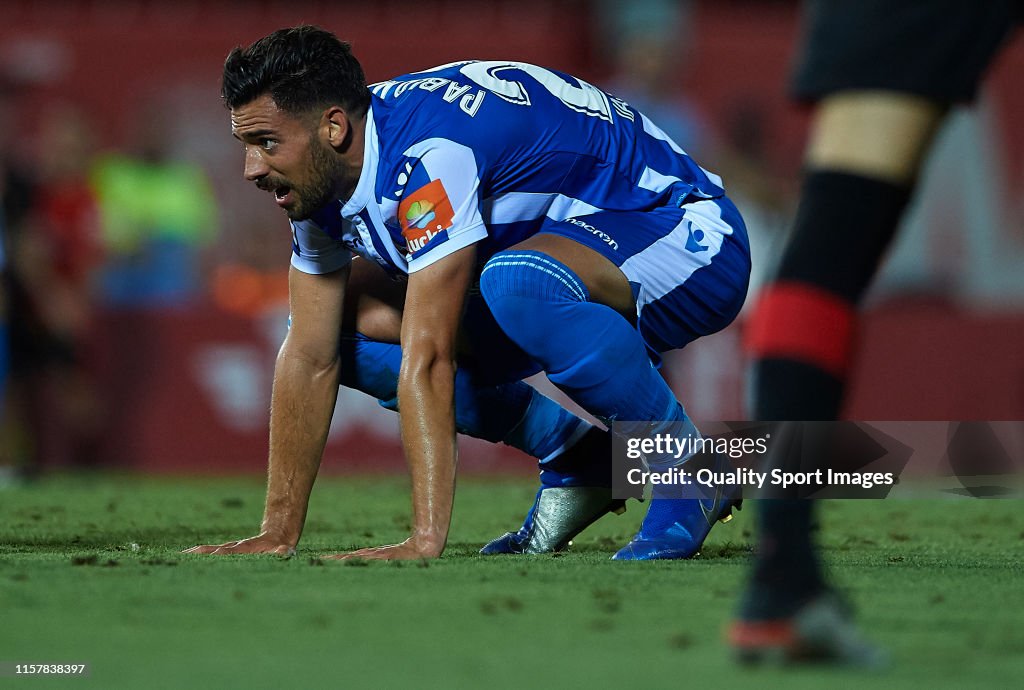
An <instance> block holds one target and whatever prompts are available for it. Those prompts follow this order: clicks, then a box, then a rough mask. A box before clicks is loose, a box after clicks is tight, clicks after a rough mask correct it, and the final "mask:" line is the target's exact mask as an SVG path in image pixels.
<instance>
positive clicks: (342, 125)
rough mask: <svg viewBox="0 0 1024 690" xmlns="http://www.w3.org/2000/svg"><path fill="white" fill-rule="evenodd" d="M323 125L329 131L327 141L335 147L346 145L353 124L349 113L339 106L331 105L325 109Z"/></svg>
mask: <svg viewBox="0 0 1024 690" xmlns="http://www.w3.org/2000/svg"><path fill="white" fill-rule="evenodd" d="M322 126H323V128H324V129H325V130H326V133H327V143H328V144H330V145H331V146H332V147H334V148H335V149H341V148H343V147H344V146H345V140H346V139H348V134H349V130H350V129H351V128H352V125H351V124H350V123H349V121H348V114H347V113H346V112H345V111H344V110H342V109H341V108H339V107H337V106H331V107H330V108H328V109H327V110H325V111H324V114H323V120H322Z"/></svg>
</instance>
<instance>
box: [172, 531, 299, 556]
mask: <svg viewBox="0 0 1024 690" xmlns="http://www.w3.org/2000/svg"><path fill="white" fill-rule="evenodd" d="M182 553H207V554H214V555H217V556H222V555H227V554H244V553H272V554H277V555H278V556H294V555H295V545H294V544H288V543H285V542H284V540H282V539H279V538H276V537H272V536H270V535H268V534H267V533H266V532H264V533H261V534H257V535H256V536H255V537H249V538H248V539H240V540H238V541H229V542H227V543H226V544H201V545H199V546H193V547H192V548H191V549H185V550H184V551H183V552H182Z"/></svg>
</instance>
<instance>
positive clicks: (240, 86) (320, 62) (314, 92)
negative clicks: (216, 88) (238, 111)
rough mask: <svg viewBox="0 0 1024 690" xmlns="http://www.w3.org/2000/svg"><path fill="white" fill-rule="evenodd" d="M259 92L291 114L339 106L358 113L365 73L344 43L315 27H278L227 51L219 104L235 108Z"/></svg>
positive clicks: (365, 96) (366, 100)
mask: <svg viewBox="0 0 1024 690" xmlns="http://www.w3.org/2000/svg"><path fill="white" fill-rule="evenodd" d="M265 93H269V94H270V96H271V98H273V99H274V103H275V104H276V105H277V107H278V108H280V109H281V110H284V111H285V112H288V113H293V114H302V113H307V112H309V111H310V110H312V109H314V108H318V107H324V106H328V105H341V106H342V107H344V108H345V109H346V110H348V111H349V112H350V113H351V114H352V115H354V116H356V117H361V116H362V115H363V114H365V113H366V111H367V109H368V108H369V107H370V92H369V90H368V89H367V88H366V77H365V76H364V75H363V68H362V66H361V65H360V64H359V61H358V60H356V58H355V56H354V55H352V50H351V49H350V47H349V44H348V43H344V42H342V41H339V40H338V37H337V36H335V35H334V34H332V33H331V32H330V31H326V30H324V29H321V28H320V27H317V26H296V27H294V28H291V29H278V30H277V31H275V32H274V33H272V34H270V35H269V36H265V37H263V38H261V39H260V40H258V41H256V42H255V43H253V44H252V45H250V46H249V47H248V48H242V47H241V46H238V47H236V48H235V49H234V50H232V51H231V52H230V53H229V54H228V57H227V59H226V60H225V61H224V77H223V81H222V83H221V97H222V98H223V99H224V104H225V105H226V106H227V107H228V108H237V107H238V106H241V105H245V104H246V103H249V102H251V101H253V100H255V99H256V98H259V97H260V96H261V95H263V94H265Z"/></svg>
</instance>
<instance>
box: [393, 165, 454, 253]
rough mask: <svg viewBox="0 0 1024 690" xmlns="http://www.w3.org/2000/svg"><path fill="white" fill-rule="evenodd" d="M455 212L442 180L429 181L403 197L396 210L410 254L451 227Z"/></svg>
mask: <svg viewBox="0 0 1024 690" xmlns="http://www.w3.org/2000/svg"><path fill="white" fill-rule="evenodd" d="M454 217H455V211H454V210H453V209H452V202H451V201H449V200H448V193H447V192H446V191H445V189H444V185H443V184H441V180H432V181H431V182H430V183H429V184H426V185H424V186H422V187H420V188H419V189H417V190H416V191H415V192H413V193H412V194H409V195H407V196H406V197H405V199H404V200H403V201H402V203H401V204H400V205H399V207H398V221H399V223H401V225H402V237H404V238H405V246H406V247H407V248H408V250H409V253H410V254H415V253H416V252H418V251H419V250H421V249H423V247H425V246H426V245H427V242H429V241H430V240H432V239H433V238H434V236H435V235H437V233H439V232H441V231H442V230H447V229H448V228H450V227H451V226H452V219H453V218H454Z"/></svg>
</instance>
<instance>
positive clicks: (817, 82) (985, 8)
mask: <svg viewBox="0 0 1024 690" xmlns="http://www.w3.org/2000/svg"><path fill="white" fill-rule="evenodd" d="M1022 6H1024V2H1021V1H1019V0H966V1H965V0H807V2H806V3H805V8H804V9H805V16H804V28H803V40H802V45H801V47H800V52H799V53H798V57H797V63H796V67H795V70H794V72H793V78H792V84H791V91H792V94H793V96H794V97H795V98H797V99H799V100H806V101H815V100H818V99H820V98H822V97H823V96H827V95H829V94H832V93H835V92H838V91H849V90H883V91H900V92H903V93H910V94H915V95H919V96H924V97H926V98H930V99H933V100H936V101H939V102H942V103H961V102H969V101H971V100H973V99H974V96H975V94H976V92H977V90H978V86H979V83H980V82H981V78H982V75H983V74H984V72H985V69H986V68H987V67H988V66H989V64H990V63H991V62H992V59H993V57H994V56H995V54H996V53H997V52H998V51H999V49H1000V48H1001V47H1002V46H1003V44H1004V43H1005V41H1006V39H1007V38H1008V37H1009V36H1010V34H1011V33H1013V30H1014V29H1015V28H1016V25H1017V24H1019V23H1020V21H1021V19H1022V18H1024V10H1022Z"/></svg>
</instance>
